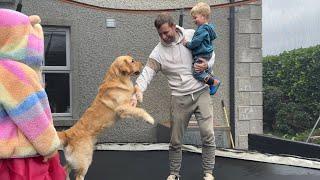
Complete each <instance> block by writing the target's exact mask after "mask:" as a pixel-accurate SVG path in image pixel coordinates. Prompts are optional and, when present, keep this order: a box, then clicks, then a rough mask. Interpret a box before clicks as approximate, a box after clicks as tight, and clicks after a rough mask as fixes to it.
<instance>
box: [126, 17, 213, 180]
mask: <svg viewBox="0 0 320 180" xmlns="http://www.w3.org/2000/svg"><path fill="white" fill-rule="evenodd" d="M154 25H155V27H156V29H157V31H158V34H159V36H160V42H159V43H158V45H157V46H156V47H155V48H154V49H153V51H152V52H151V54H150V56H149V59H148V61H147V64H146V66H145V67H144V69H143V71H142V73H141V75H140V76H139V77H138V78H137V80H136V83H137V85H136V86H137V88H140V89H141V90H142V92H144V91H145V90H146V89H147V85H148V84H149V83H150V81H151V80H152V79H153V77H154V76H155V74H156V73H157V72H159V71H161V72H162V73H163V74H164V75H165V76H166V77H167V79H168V82H169V86H170V89H171V95H172V98H171V108H172V109H171V120H172V127H171V140H170V147H169V161H170V175H169V176H168V178H167V180H178V179H179V177H180V175H179V172H180V167H181V160H182V151H181V145H182V138H183V134H184V131H185V129H186V128H187V126H188V123H189V120H190V118H191V116H192V114H194V115H195V117H196V119H197V121H198V125H199V128H200V134H201V139H202V146H203V147H202V166H203V170H204V178H203V179H204V180H214V177H213V175H212V170H213V168H214V160H215V148H216V146H215V139H214V132H213V118H212V114H213V112H212V108H211V107H210V95H209V89H208V86H207V85H205V84H204V83H203V82H200V81H198V80H196V79H195V78H194V77H193V75H192V70H191V69H192V68H191V67H192V66H194V68H195V70H196V71H199V72H200V71H204V70H206V69H208V68H211V67H212V65H213V63H214V54H213V56H212V58H211V60H210V61H205V60H204V59H201V63H195V64H194V65H193V59H192V55H191V52H190V50H188V49H187V48H186V47H185V46H183V44H182V40H183V39H184V38H185V39H186V40H188V41H190V40H191V38H192V36H193V33H194V30H185V29H183V28H181V27H179V26H176V25H175V23H174V21H173V18H172V17H171V16H170V15H169V14H167V13H162V14H160V15H158V17H157V18H156V20H155V22H154ZM137 96H141V98H142V94H137ZM132 102H133V105H136V99H135V97H134V98H133V101H132Z"/></svg>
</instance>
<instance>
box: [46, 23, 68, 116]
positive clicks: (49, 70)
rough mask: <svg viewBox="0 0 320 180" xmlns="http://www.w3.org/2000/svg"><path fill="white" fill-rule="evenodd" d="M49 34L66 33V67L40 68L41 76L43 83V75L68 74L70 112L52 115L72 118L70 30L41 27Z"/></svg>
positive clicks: (57, 27) (66, 28)
mask: <svg viewBox="0 0 320 180" xmlns="http://www.w3.org/2000/svg"><path fill="white" fill-rule="evenodd" d="M48 31H49V32H50V31H64V32H65V33H66V66H45V64H43V66H42V76H43V79H44V81H45V74H48V73H49V74H50V73H67V74H69V102H70V104H69V106H70V108H69V109H70V110H69V112H67V113H52V116H54V117H71V116H72V109H73V103H72V97H73V96H72V73H71V68H70V50H71V49H70V28H69V27H64V26H50V25H45V26H43V32H44V33H45V32H48Z"/></svg>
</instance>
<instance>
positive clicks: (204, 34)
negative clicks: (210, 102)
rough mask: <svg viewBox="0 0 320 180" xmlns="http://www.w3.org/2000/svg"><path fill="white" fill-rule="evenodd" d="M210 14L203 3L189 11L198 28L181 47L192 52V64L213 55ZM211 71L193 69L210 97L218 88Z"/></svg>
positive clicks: (214, 35)
mask: <svg viewBox="0 0 320 180" xmlns="http://www.w3.org/2000/svg"><path fill="white" fill-rule="evenodd" d="M210 12H211V10H210V6H209V5H208V4H206V3H203V2H200V3H198V4H197V5H196V6H194V7H193V8H192V9H191V16H192V17H193V20H194V22H195V24H196V25H197V26H198V28H197V30H196V31H195V33H194V35H193V37H192V40H191V41H190V42H187V41H185V40H184V41H183V45H185V46H186V47H187V48H188V49H190V50H191V51H192V56H193V59H194V63H202V61H201V59H199V58H202V59H205V60H206V61H209V60H210V59H211V57H212V54H213V53H214V52H213V45H212V41H213V40H214V39H216V37H217V35H216V33H215V32H214V26H213V24H209V16H210ZM211 71H212V70H211V69H208V70H206V71H203V72H196V71H195V70H194V69H193V75H194V77H195V78H196V79H198V80H199V81H202V82H205V83H206V84H208V85H209V87H210V95H214V94H215V93H216V92H217V90H218V88H219V86H220V80H219V79H218V78H215V77H214V76H213V75H212V74H211Z"/></svg>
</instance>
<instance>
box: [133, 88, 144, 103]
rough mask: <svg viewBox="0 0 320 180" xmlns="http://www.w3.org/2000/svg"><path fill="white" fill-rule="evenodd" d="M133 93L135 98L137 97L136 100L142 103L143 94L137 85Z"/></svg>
mask: <svg viewBox="0 0 320 180" xmlns="http://www.w3.org/2000/svg"><path fill="white" fill-rule="evenodd" d="M134 88H135V93H136V96H137V99H138V101H139V102H140V103H142V100H143V93H142V91H141V89H140V87H139V86H138V85H135V87H134Z"/></svg>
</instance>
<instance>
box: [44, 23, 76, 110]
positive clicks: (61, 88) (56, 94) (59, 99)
mask: <svg viewBox="0 0 320 180" xmlns="http://www.w3.org/2000/svg"><path fill="white" fill-rule="evenodd" d="M43 30H44V42H45V43H44V48H45V60H44V67H43V79H44V82H45V89H46V92H47V94H48V98H49V103H50V107H51V112H52V113H53V115H54V116H71V112H72V111H71V110H72V109H71V103H70V102H71V72H70V30H69V29H68V28H63V27H51V26H47V27H44V28H43Z"/></svg>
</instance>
